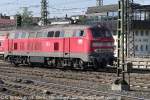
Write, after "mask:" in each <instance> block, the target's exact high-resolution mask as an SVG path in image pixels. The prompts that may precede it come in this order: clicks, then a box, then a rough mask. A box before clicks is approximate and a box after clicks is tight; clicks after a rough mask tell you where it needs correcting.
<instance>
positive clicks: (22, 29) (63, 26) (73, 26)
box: [13, 25, 92, 31]
mask: <svg viewBox="0 0 150 100" xmlns="http://www.w3.org/2000/svg"><path fill="white" fill-rule="evenodd" d="M89 27H92V26H89V25H51V26H45V27H28V28H20V29H16V30H13V31H41V30H45V31H46V30H62V29H85V28H89Z"/></svg>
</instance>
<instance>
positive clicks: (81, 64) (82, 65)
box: [79, 60, 85, 70]
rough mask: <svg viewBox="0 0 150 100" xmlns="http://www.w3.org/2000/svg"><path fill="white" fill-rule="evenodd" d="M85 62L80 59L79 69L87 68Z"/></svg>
mask: <svg viewBox="0 0 150 100" xmlns="http://www.w3.org/2000/svg"><path fill="white" fill-rule="evenodd" d="M84 65H85V64H84V62H83V61H82V60H79V69H80V70H84V69H85V68H84Z"/></svg>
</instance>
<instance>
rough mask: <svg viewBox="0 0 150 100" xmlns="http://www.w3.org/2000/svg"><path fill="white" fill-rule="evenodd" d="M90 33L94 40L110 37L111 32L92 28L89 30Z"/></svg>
mask: <svg viewBox="0 0 150 100" xmlns="http://www.w3.org/2000/svg"><path fill="white" fill-rule="evenodd" d="M91 31H92V35H93V37H95V38H99V37H102V38H103V37H112V34H111V32H110V31H109V30H108V29H106V28H104V27H101V28H100V27H93V28H91Z"/></svg>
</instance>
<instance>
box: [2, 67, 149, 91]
mask: <svg viewBox="0 0 150 100" xmlns="http://www.w3.org/2000/svg"><path fill="white" fill-rule="evenodd" d="M0 71H1V73H10V74H12V75H14V74H19V75H24V76H28V75H31V76H33V77H36V78H39V79H41V78H43V77H44V78H45V79H47V80H49V77H51V78H56V79H70V80H77V81H80V80H84V81H91V82H99V83H101V84H108V85H109V84H112V82H113V81H114V78H115V77H116V75H115V73H104V72H101V73H99V72H68V71H61V70H55V69H50V70H48V69H42V68H37V69H36V68H35V69H34V68H24V67H19V68H16V67H12V68H10V67H8V66H7V67H6V66H5V67H1V68H0ZM50 81H51V80H50ZM130 81H131V84H130V85H131V87H133V88H134V89H135V88H136V89H140V88H142V89H150V77H149V74H141V75H139V74H133V75H132V77H131V78H130Z"/></svg>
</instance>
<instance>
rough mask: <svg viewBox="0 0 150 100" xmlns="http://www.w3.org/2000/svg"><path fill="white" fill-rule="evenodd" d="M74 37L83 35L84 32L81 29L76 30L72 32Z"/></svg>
mask: <svg viewBox="0 0 150 100" xmlns="http://www.w3.org/2000/svg"><path fill="white" fill-rule="evenodd" d="M74 36H75V37H81V36H85V32H84V31H83V30H77V31H75V33H74Z"/></svg>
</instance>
